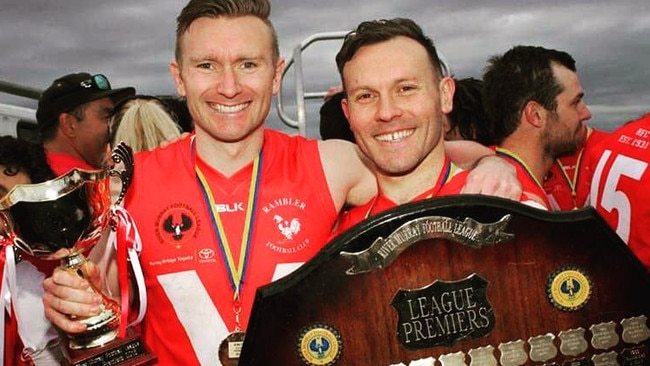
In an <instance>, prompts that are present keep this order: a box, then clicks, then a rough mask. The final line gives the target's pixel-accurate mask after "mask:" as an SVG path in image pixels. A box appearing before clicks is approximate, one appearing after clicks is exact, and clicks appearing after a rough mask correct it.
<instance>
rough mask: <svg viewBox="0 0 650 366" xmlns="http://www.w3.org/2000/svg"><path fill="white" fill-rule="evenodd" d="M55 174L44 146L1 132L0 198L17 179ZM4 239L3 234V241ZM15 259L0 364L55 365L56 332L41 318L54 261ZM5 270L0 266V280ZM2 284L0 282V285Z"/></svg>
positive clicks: (42, 178)
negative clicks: (0, 361) (47, 282)
mask: <svg viewBox="0 0 650 366" xmlns="http://www.w3.org/2000/svg"><path fill="white" fill-rule="evenodd" d="M54 177H55V175H54V172H52V170H51V169H50V167H49V166H48V164H47V159H46V157H45V151H44V150H43V147H42V146H40V145H37V144H34V143H31V142H28V141H24V140H19V139H17V138H15V137H12V136H2V137H0V200H2V199H3V197H4V196H5V195H6V194H8V193H9V192H11V190H12V188H13V187H14V186H16V185H17V184H31V183H40V182H44V181H47V180H50V179H53V178H54ZM4 224H6V223H4V222H3V220H2V219H0V247H1V250H2V255H1V256H0V258H1V259H0V262H1V264H2V265H1V266H0V268H2V269H4V265H5V263H4V261H5V260H6V258H7V257H6V256H5V253H4V250H6V248H5V247H4V246H5V245H11V244H12V243H11V242H9V240H10V239H9V238H8V236H7V235H5V234H6V232H5V231H4V226H3V225H4ZM3 240H7V241H6V242H3ZM21 257H22V260H21V261H18V263H16V291H17V293H14V294H11V304H10V306H11V307H10V308H11V312H10V313H9V312H8V311H6V306H9V304H7V303H5V301H6V299H5V297H4V296H5V293H4V292H3V298H2V301H0V303H1V304H2V305H3V306H2V308H3V309H4V314H3V315H2V316H4V317H5V323H4V324H5V327H4V329H3V330H0V331H4V345H3V347H4V349H3V359H4V365H59V364H60V362H61V359H62V355H61V351H60V349H59V347H58V345H59V342H58V334H57V332H56V329H55V328H54V327H53V326H52V324H51V323H50V322H49V321H48V320H47V319H46V318H45V314H44V309H43V301H42V297H43V288H42V283H43V280H44V279H45V277H46V276H49V275H51V274H52V271H53V270H54V267H56V266H58V265H59V262H58V261H46V260H41V259H37V258H35V257H32V256H29V255H26V254H24V253H23V254H22V255H21ZM4 273H6V272H5V271H0V283H1V282H2V280H4V279H3V278H2V277H3V275H4ZM2 287H3V288H4V285H3V286H2Z"/></svg>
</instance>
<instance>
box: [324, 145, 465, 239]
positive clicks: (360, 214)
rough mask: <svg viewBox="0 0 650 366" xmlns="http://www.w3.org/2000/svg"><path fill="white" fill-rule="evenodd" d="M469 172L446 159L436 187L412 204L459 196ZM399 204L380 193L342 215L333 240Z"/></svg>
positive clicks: (435, 183) (419, 196)
mask: <svg viewBox="0 0 650 366" xmlns="http://www.w3.org/2000/svg"><path fill="white" fill-rule="evenodd" d="M467 173H468V172H467V171H463V170H462V169H459V168H458V167H456V166H455V165H454V164H453V163H452V162H451V161H450V160H449V159H448V158H445V163H444V168H443V169H441V170H440V173H439V174H438V178H437V179H436V181H435V182H434V186H433V187H431V188H430V189H428V190H426V191H425V192H423V193H421V194H419V195H418V196H417V197H414V198H413V199H412V200H411V201H410V202H417V201H421V200H424V199H427V198H431V197H441V196H447V195H452V194H459V193H460V192H461V191H462V189H463V187H464V186H465V181H466V180H467ZM397 206H398V204H397V203H395V202H394V201H392V200H391V199H390V198H388V197H386V196H384V195H382V194H381V192H379V194H378V195H377V196H375V197H374V198H372V199H371V200H370V201H368V202H366V203H364V204H363V205H361V206H357V207H353V208H351V209H350V210H348V211H346V212H345V213H343V214H341V218H340V219H339V223H338V226H337V228H336V230H335V232H334V233H333V235H332V238H334V237H336V236H338V235H340V234H341V233H343V232H344V231H346V230H347V229H349V228H351V227H352V226H354V225H356V224H358V223H360V222H361V221H363V220H365V219H367V218H368V217H371V216H374V215H377V214H379V213H381V212H383V211H386V210H389V209H391V208H394V207H397Z"/></svg>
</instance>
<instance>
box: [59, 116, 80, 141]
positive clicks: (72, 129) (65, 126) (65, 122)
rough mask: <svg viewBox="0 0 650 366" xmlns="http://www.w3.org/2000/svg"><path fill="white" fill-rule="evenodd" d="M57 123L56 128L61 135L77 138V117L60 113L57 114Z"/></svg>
mask: <svg viewBox="0 0 650 366" xmlns="http://www.w3.org/2000/svg"><path fill="white" fill-rule="evenodd" d="M57 123H58V126H57V128H58V129H59V131H61V133H62V134H63V135H65V136H68V137H70V138H74V137H75V136H77V124H78V123H79V122H78V121H77V117H75V116H74V115H72V114H70V113H61V114H59V120H58V122H57Z"/></svg>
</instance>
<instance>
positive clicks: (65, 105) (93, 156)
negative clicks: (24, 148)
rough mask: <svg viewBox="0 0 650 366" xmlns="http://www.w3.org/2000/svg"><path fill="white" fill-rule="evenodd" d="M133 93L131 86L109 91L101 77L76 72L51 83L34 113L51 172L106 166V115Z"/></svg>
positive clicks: (109, 85) (107, 160)
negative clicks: (121, 100) (119, 101)
mask: <svg viewBox="0 0 650 366" xmlns="http://www.w3.org/2000/svg"><path fill="white" fill-rule="evenodd" d="M134 93H135V89H133V88H131V87H127V88H119V89H112V88H111V84H110V83H109V81H108V79H107V78H106V76H104V75H102V74H96V75H91V74H89V73H86V72H79V73H74V74H67V75H64V76H62V77H60V78H58V79H56V80H54V82H52V85H50V86H49V87H48V88H47V89H45V91H44V92H43V94H42V95H41V98H40V99H39V101H38V108H37V110H36V120H37V122H38V126H39V129H40V133H41V141H42V143H43V146H44V147H45V150H46V153H47V161H48V163H49V165H50V167H51V168H52V170H54V172H55V173H56V174H57V175H61V174H65V173H66V172H67V171H68V170H70V169H73V168H81V169H91V170H92V169H103V168H105V167H106V166H108V165H109V159H108V158H109V156H108V151H109V132H108V119H109V113H110V111H111V108H113V105H114V103H115V102H116V101H118V100H120V99H123V98H124V97H126V96H128V95H133V94H134Z"/></svg>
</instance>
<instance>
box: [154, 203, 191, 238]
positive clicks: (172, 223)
mask: <svg viewBox="0 0 650 366" xmlns="http://www.w3.org/2000/svg"><path fill="white" fill-rule="evenodd" d="M198 226H199V223H198V221H197V218H196V215H195V214H194V211H193V210H192V209H191V208H190V207H189V206H187V205H184V204H175V205H171V206H169V207H167V208H166V209H165V210H163V212H161V213H160V214H159V215H158V218H157V219H156V236H157V237H158V240H159V241H160V242H161V243H167V244H172V245H174V246H175V247H176V248H181V247H182V246H183V244H185V243H186V242H187V241H188V240H190V239H192V238H195V237H196V232H197V230H198Z"/></svg>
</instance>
